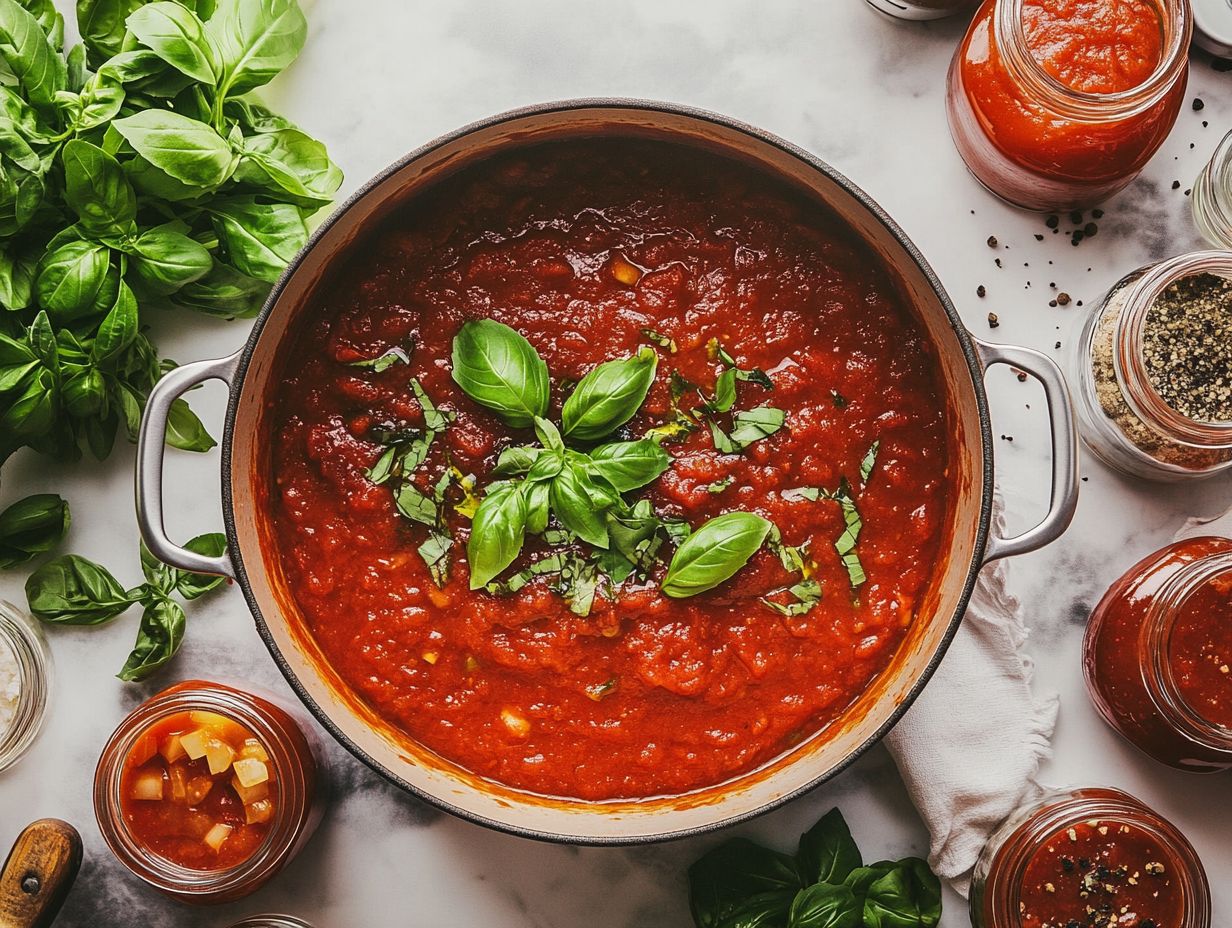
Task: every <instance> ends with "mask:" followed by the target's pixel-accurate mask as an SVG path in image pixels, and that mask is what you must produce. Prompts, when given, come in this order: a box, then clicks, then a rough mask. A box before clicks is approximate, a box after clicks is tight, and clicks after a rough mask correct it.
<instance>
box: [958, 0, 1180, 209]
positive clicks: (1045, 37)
mask: <svg viewBox="0 0 1232 928" xmlns="http://www.w3.org/2000/svg"><path fill="white" fill-rule="evenodd" d="M1096 9H1099V10H1100V12H1099V15H1096V14H1095V13H1094V12H1093V11H1094V10H1096ZM1192 30H1193V23H1192V17H1191V13H1190V6H1189V2H1188V0H1139V2H1136V3H1124V4H1115V5H1111V6H1108V7H1107V8H1101V6H1100V5H1096V4H1074V3H1065V2H1062V0H985V2H984V3H983V5H982V6H981V7H980V8H979V10H978V11H977V12H976V14H975V18H974V19H973V20H972V22H971V26H970V28H969V29H968V31H967V34H966V36H965V37H964V39H963V40H962V42H961V43H960V44H959V46H958V50H957V52H956V53H955V55H954V60H953V62H952V64H951V65H950V72H949V87H948V93H947V96H946V108H947V112H948V115H949V122H950V132H951V134H952V135H953V137H954V142H955V145H956V146H957V147H958V151H959V153H960V154H961V155H962V157H963V160H964V161H965V162H966V163H967V167H968V168H969V169H970V170H971V173H972V174H974V175H975V177H976V178H977V179H978V180H979V181H980V182H981V183H982V184H983V185H984V186H985V187H987V188H988V189H989V190H991V191H992V192H993V193H995V194H996V195H998V196H1000V197H1001V198H1003V199H1005V200H1007V201H1009V202H1010V203H1012V204H1015V205H1017V206H1022V207H1025V208H1027V209H1035V210H1071V209H1082V208H1085V207H1087V206H1090V205H1091V204H1094V203H1097V202H1099V201H1101V200H1104V199H1106V198H1107V197H1110V196H1111V195H1112V194H1114V193H1116V192H1117V191H1118V190H1121V189H1122V188H1123V187H1125V186H1126V185H1127V184H1128V183H1129V182H1130V181H1131V180H1133V178H1134V177H1135V176H1137V174H1138V172H1139V171H1141V170H1142V168H1143V166H1144V165H1145V164H1146V163H1147V161H1148V160H1149V159H1150V157H1151V156H1152V155H1153V154H1154V153H1155V152H1156V150H1157V149H1158V148H1159V146H1160V145H1161V144H1163V141H1164V139H1165V138H1167V136H1168V132H1169V131H1170V130H1171V128H1172V125H1173V123H1174V122H1175V121H1176V117H1177V114H1178V113H1179V112H1180V108H1181V104H1182V102H1183V98H1184V95H1185V82H1186V79H1187V76H1188V72H1189V65H1188V57H1187V54H1188V50H1189V40H1190V35H1191V33H1192ZM1058 35H1060V36H1064V41H1061V40H1058V38H1057V37H1058ZM1110 50H1111V52H1112V53H1110Z"/></svg>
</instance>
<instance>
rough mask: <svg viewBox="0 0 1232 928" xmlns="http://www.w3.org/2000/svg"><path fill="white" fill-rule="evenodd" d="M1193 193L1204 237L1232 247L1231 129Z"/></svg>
mask: <svg viewBox="0 0 1232 928" xmlns="http://www.w3.org/2000/svg"><path fill="white" fill-rule="evenodd" d="M1229 15H1232V7H1229ZM1192 194H1193V195H1192V196H1191V197H1190V202H1191V204H1192V207H1193V217H1194V223H1195V224H1196V225H1197V227H1198V231H1199V232H1201V233H1202V237H1203V238H1205V239H1206V240H1207V241H1208V242H1210V243H1211V244H1212V245H1213V246H1215V247H1216V248H1232V132H1229V133H1228V134H1227V135H1225V136H1224V137H1223V141H1222V142H1220V143H1219V147H1218V148H1216V149H1215V154H1213V155H1212V156H1211V160H1210V161H1208V162H1207V164H1206V167H1204V168H1203V169H1202V173H1200V174H1199V175H1198V179H1197V180H1195V181H1194V185H1193V191H1192Z"/></svg>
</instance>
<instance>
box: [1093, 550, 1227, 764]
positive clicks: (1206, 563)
mask: <svg viewBox="0 0 1232 928" xmlns="http://www.w3.org/2000/svg"><path fill="white" fill-rule="evenodd" d="M1220 637H1222V638H1224V639H1230V641H1229V643H1227V644H1223V645H1221V644H1220V642H1219V640H1218V639H1219V638H1220ZM1224 651H1227V652H1228V653H1227V654H1226V655H1225V654H1224V653H1223V652H1224ZM1082 664H1083V671H1084V673H1085V675H1086V681H1087V691H1088V692H1089V693H1090V695H1091V700H1092V702H1094V703H1095V707H1096V708H1097V709H1098V710H1099V712H1100V714H1101V715H1102V716H1103V717H1104V719H1105V721H1107V722H1108V724H1109V725H1111V726H1112V727H1113V728H1114V729H1115V730H1116V731H1118V732H1119V733H1120V734H1121V735H1122V736H1124V737H1125V738H1126V739H1128V740H1129V741H1130V742H1131V743H1132V744H1134V745H1135V746H1136V747H1137V748H1139V749H1140V750H1141V751H1143V752H1144V753H1146V754H1148V755H1149V756H1151V757H1153V758H1155V760H1157V761H1159V762H1160V763H1163V764H1167V765H1168V766H1170V767H1176V768H1177V769H1179V770H1189V771H1192V772H1196V773H1214V772H1219V771H1223V770H1229V769H1232V672H1230V671H1229V669H1228V668H1229V665H1232V539H1229V538H1217V537H1213V536H1210V537H1201V538H1191V539H1188V540H1186V541H1180V542H1176V543H1174V544H1171V545H1169V546H1167V547H1166V548H1163V549H1162V550H1160V551H1157V552H1155V553H1154V554H1152V555H1150V556H1149V557H1146V558H1144V559H1143V560H1141V561H1139V562H1138V563H1137V564H1135V565H1134V566H1133V567H1131V568H1130V569H1129V570H1128V571H1127V572H1126V573H1125V575H1124V576H1122V577H1121V578H1120V579H1119V580H1117V581H1116V583H1114V584H1112V586H1111V587H1110V588H1109V589H1108V592H1107V593H1105V594H1104V596H1103V598H1102V599H1101V600H1100V601H1099V603H1098V605H1096V607H1095V610H1094V612H1092V613H1091V619H1090V622H1089V623H1088V624H1087V631H1086V638H1085V640H1084V643H1083V661H1082Z"/></svg>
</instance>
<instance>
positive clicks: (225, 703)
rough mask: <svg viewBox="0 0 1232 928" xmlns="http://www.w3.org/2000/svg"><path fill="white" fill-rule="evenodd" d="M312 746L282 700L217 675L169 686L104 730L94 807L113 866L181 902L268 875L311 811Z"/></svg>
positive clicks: (243, 891) (316, 807)
mask: <svg viewBox="0 0 1232 928" xmlns="http://www.w3.org/2000/svg"><path fill="white" fill-rule="evenodd" d="M320 756H321V753H320V744H319V742H317V740H316V736H315V735H314V734H313V733H312V729H311V727H310V726H309V725H308V724H307V720H306V719H305V718H304V717H303V715H302V714H301V713H300V712H299V710H298V709H296V708H295V707H294V706H291V705H290V704H288V703H284V702H283V701H282V700H280V699H278V698H277V697H275V696H272V695H265V694H262V695H256V694H254V693H250V692H247V691H245V690H241V689H237V688H235V687H232V686H228V685H225V684H222V683H211V682H206V681H202V680H189V681H185V682H183V683H178V684H176V685H175V686H172V687H170V688H169V689H166V690H163V692H161V693H159V694H158V695H156V696H154V697H152V698H151V699H149V700H147V701H146V702H144V703H142V704H141V705H140V706H138V707H137V708H136V709H135V710H134V711H133V712H132V713H131V714H130V715H129V716H128V717H127V718H126V719H125V720H124V721H123V722H121V723H120V726H119V728H117V729H116V730H115V733H114V734H112V736H111V738H110V740H108V742H107V745H106V747H105V748H104V749H103V753H102V756H101V757H100V759H99V762H98V768H97V770H96V772H95V776H94V812H95V816H96V817H97V819H98V824H99V828H100V830H101V831H102V834H103V838H104V839H105V840H106V842H107V845H108V846H109V847H110V848H111V850H112V852H113V853H114V854H115V855H116V857H117V858H118V859H119V860H120V862H121V863H122V864H124V865H125V866H126V867H128V869H129V870H131V871H132V872H133V873H135V874H136V875H137V876H138V877H140V878H141V879H143V880H144V881H145V882H147V883H149V884H150V885H151V886H153V887H154V888H156V889H159V890H161V891H162V892H164V893H166V894H167V895H169V896H172V897H174V898H176V899H178V900H180V901H181V902H187V903H191V904H212V903H219V902H230V901H232V900H234V899H239V898H241V897H242V896H246V895H248V894H249V893H252V892H254V891H255V890H257V889H259V888H260V887H261V886H263V885H264V884H265V883H266V882H268V881H269V880H270V879H271V878H272V877H273V876H274V875H275V874H277V873H278V872H279V871H280V870H282V868H283V867H284V866H285V865H286V864H287V863H288V862H289V861H290V860H292V859H293V858H294V857H295V855H296V854H298V853H299V851H300V850H301V849H302V848H303V846H304V844H305V843H306V842H307V841H308V839H309V837H310V836H311V835H312V833H313V831H315V830H316V827H317V824H318V823H319V822H320V819H321V812H322V808H323V805H324V793H325V788H324V787H325V783H324V771H323V768H322V767H321V765H320V763H319V761H318V758H319V757H320Z"/></svg>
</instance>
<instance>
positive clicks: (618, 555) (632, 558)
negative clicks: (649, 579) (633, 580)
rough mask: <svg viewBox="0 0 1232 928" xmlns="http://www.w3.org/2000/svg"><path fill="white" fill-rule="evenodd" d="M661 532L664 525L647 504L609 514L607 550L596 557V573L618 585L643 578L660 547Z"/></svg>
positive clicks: (645, 502) (653, 563)
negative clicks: (633, 578) (635, 577)
mask: <svg viewBox="0 0 1232 928" xmlns="http://www.w3.org/2000/svg"><path fill="white" fill-rule="evenodd" d="M662 529H663V523H662V521H661V520H660V519H659V517H658V516H656V515H655V514H654V511H653V510H652V509H651V506H650V501H649V500H645V499H643V500H638V502H637V505H635V506H634V507H633V508H632V509H630V510H628V511H626V512H614V511H613V512H609V513H608V516H607V532H608V538H609V541H610V544H609V547H608V550H607V551H603V552H601V553H600V554H599V556H598V561H597V563H598V565H599V569H600V570H602V571H603V572H604V573H605V574H607V576H608V577H609V578H610V579H611V581H612V582H613V583H617V584H619V583H624V582H625V581H626V580H627V579H629V577H631V576H633V575H634V574H637V575H638V577H639V578H645V577H646V576H647V575H649V573H650V570H651V568H653V567H654V565H655V562H656V559H657V555H658V553H659V549H660V548H661V547H662V546H663V537H662V535H661V534H660V532H661V530H662Z"/></svg>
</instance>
